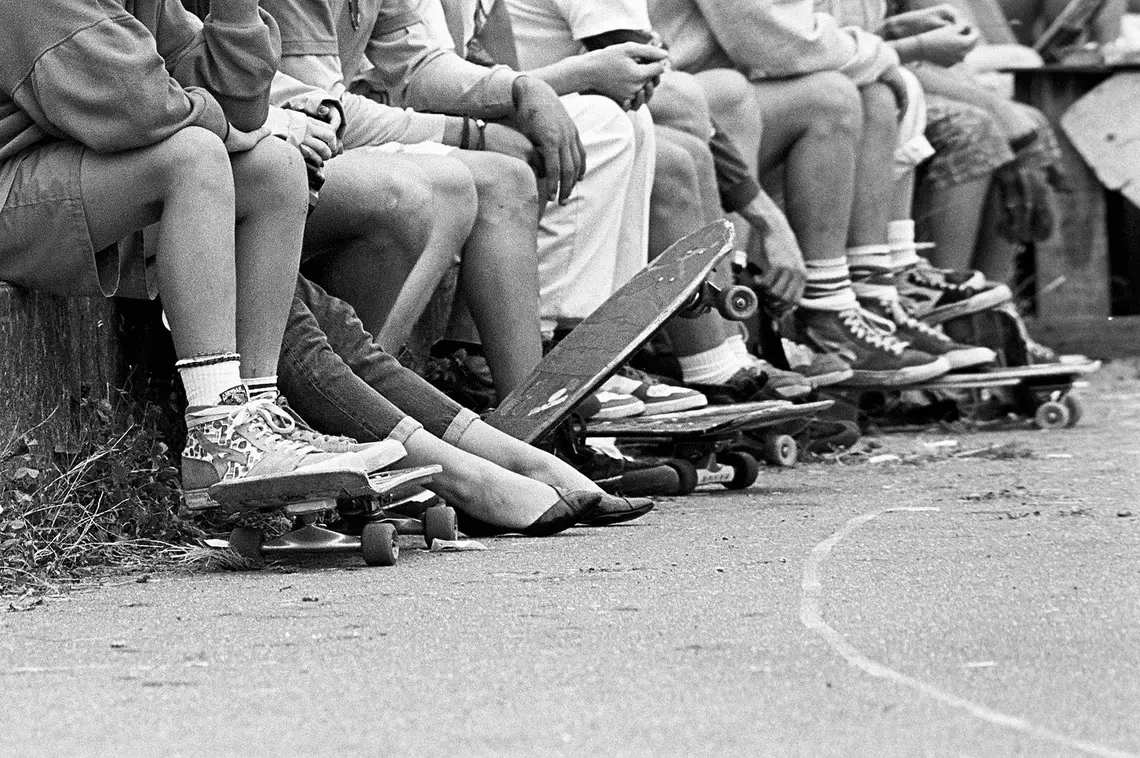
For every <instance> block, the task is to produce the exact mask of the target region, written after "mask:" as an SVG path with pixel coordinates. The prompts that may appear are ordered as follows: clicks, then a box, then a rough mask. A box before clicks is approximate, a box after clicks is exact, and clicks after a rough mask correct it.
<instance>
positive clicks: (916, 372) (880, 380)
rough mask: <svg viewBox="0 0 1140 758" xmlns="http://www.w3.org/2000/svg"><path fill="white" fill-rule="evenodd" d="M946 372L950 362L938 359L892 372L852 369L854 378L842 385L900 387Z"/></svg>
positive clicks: (948, 369) (935, 377)
mask: <svg viewBox="0 0 1140 758" xmlns="http://www.w3.org/2000/svg"><path fill="white" fill-rule="evenodd" d="M948 371H950V362H949V361H947V360H946V359H945V358H938V359H937V360H934V361H931V362H930V363H924V364H922V365H921V366H907V367H906V368H900V369H894V370H892V371H866V370H862V369H854V372H855V374H854V376H852V377H851V378H850V379H848V380H847V381H846V382H844V384H846V385H848V386H851V387H902V386H905V385H908V384H919V383H920V382H926V381H930V380H931V379H937V378H938V377H940V376H942V375H943V374H945V373H947V372H948Z"/></svg>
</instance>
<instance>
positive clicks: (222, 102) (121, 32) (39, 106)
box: [0, 0, 280, 206]
mask: <svg viewBox="0 0 1140 758" xmlns="http://www.w3.org/2000/svg"><path fill="white" fill-rule="evenodd" d="M214 6H215V8H214V11H213V12H212V13H211V14H210V16H209V17H208V18H207V19H206V22H205V24H203V23H202V22H201V21H199V20H198V18H197V17H196V16H194V15H193V14H192V13H190V12H189V11H187V10H185V9H184V8H183V7H182V5H181V3H180V2H179V1H178V0H0V50H3V55H0V206H2V205H3V201H4V200H5V199H6V198H7V196H8V193H9V191H10V189H11V186H12V181H13V180H14V176H15V165H16V163H17V162H16V161H12V160H9V159H11V158H12V157H13V156H15V155H17V154H18V153H20V152H21V151H23V150H26V149H28V148H30V147H33V146H35V145H37V144H40V143H42V142H44V141H46V140H50V139H65V140H73V141H75V142H79V143H81V144H83V145H86V146H87V147H89V148H90V149H92V150H95V151H97V152H101V153H113V152H117V151H121V150H130V149H135V148H140V147H145V146H148V145H153V144H155V143H157V142H161V141H162V140H164V139H166V138H168V137H170V136H171V135H173V134H175V133H176V132H178V131H180V130H182V129H184V128H186V127H188V126H199V127H202V128H205V129H208V130H210V131H211V132H213V133H214V134H217V135H218V136H219V137H221V138H222V139H225V137H226V135H227V134H228V132H229V124H230V123H232V124H233V125H234V126H235V127H236V128H238V129H240V130H242V131H252V130H254V129H257V128H258V127H260V126H261V125H262V124H263V123H264V122H265V118H266V114H267V112H268V108H269V86H270V82H271V80H272V77H273V73H274V71H275V70H276V68H277V62H278V59H279V56H280V38H279V35H278V32H277V27H276V24H275V23H274V22H273V19H272V18H271V17H270V16H269V15H268V14H263V13H262V12H260V11H259V10H258V7H257V2H256V0H225V1H224V2H216V3H214Z"/></svg>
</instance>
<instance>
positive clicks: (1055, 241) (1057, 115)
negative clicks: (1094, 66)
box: [1015, 70, 1110, 323]
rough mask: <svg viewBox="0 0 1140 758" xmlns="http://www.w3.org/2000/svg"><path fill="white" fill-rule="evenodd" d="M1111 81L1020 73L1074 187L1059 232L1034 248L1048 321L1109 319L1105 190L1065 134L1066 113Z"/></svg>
mask: <svg viewBox="0 0 1140 758" xmlns="http://www.w3.org/2000/svg"><path fill="white" fill-rule="evenodd" d="M1108 76H1109V72H1108V71H1107V70H1106V71H1102V72H1093V73H1090V72H1084V71H1076V72H1071V71H1064V70H1052V71H1049V72H1047V73H1039V72H1037V71H1033V70H1026V71H1018V72H1017V73H1016V74H1015V77H1016V78H1015V81H1016V84H1017V94H1018V99H1019V100H1021V101H1022V102H1025V103H1028V104H1029V105H1032V106H1035V107H1037V108H1039V109H1040V110H1041V111H1042V112H1043V113H1044V114H1045V116H1046V117H1047V118H1048V119H1049V121H1050V123H1052V124H1053V126H1054V128H1056V129H1057V131H1058V135H1057V137H1058V140H1059V141H1060V143H1061V152H1062V158H1061V169H1062V170H1063V171H1064V172H1065V173H1066V175H1067V176H1068V178H1069V180H1070V184H1071V185H1072V188H1073V191H1072V192H1071V193H1068V194H1057V196H1056V198H1055V203H1054V212H1055V213H1054V215H1055V218H1056V219H1057V227H1056V231H1055V232H1054V234H1053V236H1052V237H1051V238H1050V239H1048V240H1046V241H1045V242H1042V243H1039V244H1037V245H1036V248H1035V259H1036V269H1037V279H1036V286H1037V312H1038V314H1039V317H1040V319H1041V320H1042V321H1043V322H1049V323H1053V322H1063V321H1066V320H1068V319H1072V318H1077V319H1092V320H1095V319H1104V318H1107V317H1108V316H1109V314H1110V295H1109V263H1108V261H1109V255H1108V235H1107V231H1106V226H1105V223H1106V208H1105V197H1104V188H1103V187H1102V186H1101V184H1100V181H1099V180H1098V179H1097V177H1096V175H1095V174H1093V172H1092V171H1091V170H1090V169H1089V167H1088V165H1086V163H1085V161H1084V159H1083V158H1081V155H1080V153H1078V152H1077V150H1076V148H1075V147H1074V146H1073V143H1072V142H1071V141H1070V140H1069V138H1068V137H1067V136H1066V135H1065V134H1064V133H1063V132H1062V131H1061V129H1060V119H1061V117H1062V115H1063V114H1064V113H1065V111H1066V110H1068V108H1069V107H1070V106H1071V105H1072V104H1073V103H1074V102H1076V101H1077V100H1078V99H1080V98H1081V97H1083V96H1084V95H1085V94H1086V93H1087V92H1088V91H1089V90H1091V89H1092V88H1093V87H1095V86H1096V85H1097V84H1099V83H1100V82H1102V81H1103V80H1104V79H1105V78H1106V77H1108Z"/></svg>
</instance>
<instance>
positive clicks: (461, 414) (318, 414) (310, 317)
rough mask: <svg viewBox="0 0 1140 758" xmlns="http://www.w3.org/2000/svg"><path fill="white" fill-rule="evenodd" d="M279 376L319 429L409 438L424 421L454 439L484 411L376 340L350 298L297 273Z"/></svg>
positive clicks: (364, 438) (365, 437)
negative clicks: (445, 390)
mask: <svg viewBox="0 0 1140 758" xmlns="http://www.w3.org/2000/svg"><path fill="white" fill-rule="evenodd" d="M277 374H278V378H277V383H278V386H279V387H280V388H281V392H282V394H284V395H285V397H287V398H288V399H289V404H290V406H292V408H293V409H294V410H295V411H297V413H299V414H300V415H301V417H302V418H304V419H305V420H306V421H308V422H309V423H310V424H312V425H313V427H314V428H316V429H317V430H318V431H321V432H325V433H326V434H342V435H345V436H347V437H353V438H354V439H357V440H360V441H361V442H373V441H377V440H384V439H393V440H396V441H398V442H404V441H405V440H407V439H408V437H410V436H411V434H412V433H413V432H414V431H416V430H417V429H420V428H424V429H427V431H429V432H430V433H432V434H434V435H435V436H437V437H441V438H442V439H444V440H445V441H447V442H450V443H452V444H455V443H457V442H458V441H459V438H460V437H462V436H463V433H464V432H465V431H466V430H467V428H468V427H469V426H470V425H471V423H472V422H473V421H475V420H477V419H478V418H479V417H478V416H477V415H476V414H475V413H473V412H472V411H470V410H467V409H466V408H463V407H462V406H460V405H459V404H457V403H455V402H454V401H452V400H451V399H449V398H448V397H446V396H445V395H443V394H442V393H440V392H439V391H438V390H437V389H435V388H434V387H432V386H431V385H430V384H428V383H427V382H425V381H424V380H423V379H421V378H420V377H419V376H418V375H416V374H415V373H414V372H412V371H409V370H408V369H406V368H404V367H403V366H401V365H400V363H399V362H398V361H397V360H396V359H395V358H393V357H392V356H391V355H389V354H388V353H386V352H384V350H383V349H382V348H381V347H380V346H379V345H377V344H376V343H375V342H374V341H373V339H372V335H371V334H369V333H368V332H367V331H365V329H364V324H362V323H361V322H360V319H359V318H357V316H356V312H355V311H354V310H353V309H352V306H350V305H349V304H348V303H346V302H344V301H343V300H339V299H337V298H335V297H333V296H332V295H330V294H328V293H327V292H325V291H324V290H323V289H321V288H320V287H318V286H317V285H316V284H314V283H312V282H310V281H309V280H308V279H305V278H304V277H298V278H297V289H296V291H295V293H294V295H293V306H292V308H291V309H290V312H289V321H288V324H287V325H286V327H285V339H284V341H283V343H282V346H281V357H280V359H279V360H278V363H277Z"/></svg>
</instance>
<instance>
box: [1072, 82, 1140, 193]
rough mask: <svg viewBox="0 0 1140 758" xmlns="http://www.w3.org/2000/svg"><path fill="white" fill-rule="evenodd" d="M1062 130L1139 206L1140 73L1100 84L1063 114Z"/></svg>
mask: <svg viewBox="0 0 1140 758" xmlns="http://www.w3.org/2000/svg"><path fill="white" fill-rule="evenodd" d="M1061 129H1063V130H1064V132H1065V136H1067V137H1068V138H1069V140H1070V141H1071V142H1072V143H1073V146H1074V147H1076V149H1077V152H1078V153H1080V154H1081V157H1082V158H1084V159H1085V162H1086V163H1088V164H1089V167H1090V168H1092V170H1093V173H1095V174H1096V177H1097V179H1099V180H1100V181H1101V183H1102V184H1103V185H1104V186H1105V187H1106V188H1108V189H1110V190H1113V191H1117V192H1120V193H1122V194H1123V195H1124V196H1125V197H1127V198H1128V199H1129V200H1131V201H1132V203H1133V204H1135V205H1136V206H1138V207H1140V181H1138V180H1140V72H1128V73H1125V72H1121V73H1117V74H1114V75H1113V76H1111V77H1109V78H1108V79H1107V80H1105V81H1104V82H1102V83H1101V84H1099V85H1098V86H1097V87H1095V88H1094V89H1093V90H1092V91H1091V92H1089V93H1088V94H1087V95H1085V96H1084V97H1082V98H1081V99H1080V100H1078V101H1077V102H1075V103H1073V104H1072V105H1071V106H1070V107H1069V109H1068V111H1066V112H1065V114H1064V115H1063V116H1061Z"/></svg>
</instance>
